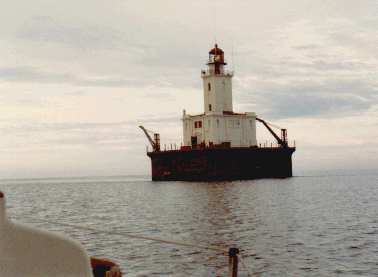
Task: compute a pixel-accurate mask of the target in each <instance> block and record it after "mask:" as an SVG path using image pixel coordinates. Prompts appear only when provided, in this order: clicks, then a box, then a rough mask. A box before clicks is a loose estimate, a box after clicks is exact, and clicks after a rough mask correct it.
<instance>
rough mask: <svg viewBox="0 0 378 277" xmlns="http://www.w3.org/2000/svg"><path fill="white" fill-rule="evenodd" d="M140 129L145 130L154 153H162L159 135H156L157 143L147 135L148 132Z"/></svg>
mask: <svg viewBox="0 0 378 277" xmlns="http://www.w3.org/2000/svg"><path fill="white" fill-rule="evenodd" d="M139 128H141V129H142V130H143V132H144V134H145V135H146V137H147V139H148V140H149V141H150V143H151V145H152V149H153V151H154V152H156V151H160V135H159V134H154V139H155V141H153V140H152V138H151V137H150V135H149V134H148V133H147V130H146V129H145V128H144V127H143V126H139Z"/></svg>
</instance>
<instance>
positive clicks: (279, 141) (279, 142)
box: [256, 117, 287, 147]
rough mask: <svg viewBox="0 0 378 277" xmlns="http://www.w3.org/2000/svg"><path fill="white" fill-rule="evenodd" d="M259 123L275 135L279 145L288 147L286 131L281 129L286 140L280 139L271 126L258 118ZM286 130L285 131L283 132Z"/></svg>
mask: <svg viewBox="0 0 378 277" xmlns="http://www.w3.org/2000/svg"><path fill="white" fill-rule="evenodd" d="M256 120H257V121H260V122H261V123H262V124H264V126H265V127H266V128H267V129H268V131H269V132H270V133H271V134H272V135H273V137H274V138H275V139H276V140H277V142H278V144H279V145H281V146H282V147H287V142H286V129H281V131H282V132H283V133H284V134H285V135H284V140H282V139H280V138H279V136H277V135H276V133H275V132H274V131H273V130H272V129H271V128H270V127H269V125H268V124H267V123H266V122H265V121H264V120H262V119H260V118H257V117H256ZM283 130H284V131H283Z"/></svg>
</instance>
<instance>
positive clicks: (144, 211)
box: [0, 170, 378, 276]
mask: <svg viewBox="0 0 378 277" xmlns="http://www.w3.org/2000/svg"><path fill="white" fill-rule="evenodd" d="M0 190H1V191H3V192H4V193H5V196H6V199H7V210H8V211H9V212H12V213H16V214H20V215H24V216H34V217H38V218H41V219H49V220H53V221H59V222H63V223H70V224H76V225H80V226H86V227H93V228H97V229H102V230H111V231H117V232H127V233H130V234H134V235H143V236H148V237H153V238H161V239H167V240H173V241H178V242H186V243H191V244H200V245H206V246H213V247H217V248H222V249H226V250H227V249H228V248H230V247H238V248H239V249H240V251H241V255H242V256H243V258H244V260H245V262H246V263H247V265H248V267H249V268H250V270H251V271H252V273H254V274H255V275H256V276H356V275H361V276H378V204H377V203H378V171H359V170H353V171H328V172H315V171H314V172H299V173H297V174H296V177H293V178H289V179H262V180H251V181H232V182H152V181H149V177H148V176H145V177H143V176H136V177H83V178H60V179H28V180H0ZM11 218H12V219H13V220H15V221H18V222H22V223H26V224H28V225H31V226H35V227H40V228H43V229H48V230H52V231H56V232H60V233H63V234H65V235H68V236H70V237H72V238H74V239H75V240H77V241H79V242H80V243H82V244H83V246H84V247H85V248H86V249H87V251H88V252H89V254H90V255H91V256H96V257H99V258H106V259H110V260H112V261H114V262H116V263H118V264H119V265H120V266H121V269H122V271H123V273H124V276H227V266H228V256H227V255H225V254H224V253H222V252H217V251H214V250H204V249H199V248H195V247H185V246H179V245H172V244H166V243H158V242H153V241H148V240H142V239H134V238H129V237H124V236H119V235H108V234H104V233H97V232H93V231H87V230H83V229H78V228H72V227H65V226H61V225H56V224H51V223H46V222H40V221H37V220H32V219H27V218H24V217H18V216H11ZM239 276H247V272H246V271H245V270H244V268H243V267H242V265H241V264H240V265H239Z"/></svg>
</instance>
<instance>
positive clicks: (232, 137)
mask: <svg viewBox="0 0 378 277" xmlns="http://www.w3.org/2000/svg"><path fill="white" fill-rule="evenodd" d="M226 64H227V63H226V62H225V60H224V52H223V51H222V50H221V49H220V48H218V45H217V44H215V48H213V49H212V50H211V51H210V52H209V61H208V63H207V65H208V66H209V69H208V70H207V71H206V70H202V79H203V93H204V104H205V112H204V113H203V114H200V115H187V114H186V113H185V110H184V114H183V117H182V121H183V131H184V146H186V147H187V146H191V147H192V148H197V147H198V146H199V147H201V146H202V147H204V146H206V147H212V146H216V145H222V146H226V147H250V146H254V145H257V142H256V115H255V113H254V112H247V113H234V112H233V109H232V80H231V79H232V77H233V72H229V71H226V70H225V68H224V67H225V65H226Z"/></svg>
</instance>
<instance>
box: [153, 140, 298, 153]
mask: <svg viewBox="0 0 378 277" xmlns="http://www.w3.org/2000/svg"><path fill="white" fill-rule="evenodd" d="M238 145H239V146H233V144H232V141H228V142H223V143H222V144H212V143H207V144H205V143H204V142H202V143H199V144H198V145H197V147H194V148H192V146H189V145H186V146H185V145H183V144H182V143H165V144H162V145H161V149H160V151H159V152H175V151H190V150H201V149H223V148H233V149H235V148H242V149H248V148H264V149H277V148H284V147H283V146H281V145H279V144H278V142H277V141H275V142H268V141H265V142H258V143H257V144H252V143H250V144H246V145H243V144H241V143H239V144H238ZM240 145H241V146H240ZM287 148H294V149H295V148H296V145H295V141H293V143H291V144H290V143H288V145H287ZM146 150H147V153H150V152H151V151H149V148H148V145H147V146H146Z"/></svg>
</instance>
